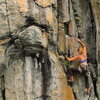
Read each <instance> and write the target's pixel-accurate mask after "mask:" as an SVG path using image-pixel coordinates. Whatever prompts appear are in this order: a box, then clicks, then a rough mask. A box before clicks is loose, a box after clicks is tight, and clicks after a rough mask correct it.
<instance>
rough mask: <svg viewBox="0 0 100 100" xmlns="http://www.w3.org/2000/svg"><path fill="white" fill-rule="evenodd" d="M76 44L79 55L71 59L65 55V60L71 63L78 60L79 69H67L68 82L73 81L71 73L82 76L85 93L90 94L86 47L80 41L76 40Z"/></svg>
mask: <svg viewBox="0 0 100 100" xmlns="http://www.w3.org/2000/svg"><path fill="white" fill-rule="evenodd" d="M78 42H79V43H80V44H81V46H79V48H78V53H79V55H77V56H74V57H71V58H70V57H68V56H67V55H65V58H66V59H67V60H68V61H73V60H78V61H79V67H77V68H68V71H67V72H68V74H71V75H70V78H69V81H71V82H73V81H74V78H73V73H74V72H76V73H77V72H78V73H81V74H84V77H85V85H86V88H85V92H86V93H90V91H91V83H90V78H91V76H90V71H89V69H88V63H87V51H86V46H85V45H84V43H83V42H82V41H81V40H80V39H78Z"/></svg>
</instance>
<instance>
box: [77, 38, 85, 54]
mask: <svg viewBox="0 0 100 100" xmlns="http://www.w3.org/2000/svg"><path fill="white" fill-rule="evenodd" d="M78 42H79V43H80V44H81V45H82V46H83V48H84V52H85V53H86V46H85V44H84V43H83V42H82V41H81V40H80V39H78Z"/></svg>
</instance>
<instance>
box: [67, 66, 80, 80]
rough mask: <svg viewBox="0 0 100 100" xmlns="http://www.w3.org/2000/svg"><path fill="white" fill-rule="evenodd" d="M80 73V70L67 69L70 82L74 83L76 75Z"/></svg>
mask: <svg viewBox="0 0 100 100" xmlns="http://www.w3.org/2000/svg"><path fill="white" fill-rule="evenodd" d="M76 73H78V68H68V69H67V76H68V81H69V82H73V81H74V74H76Z"/></svg>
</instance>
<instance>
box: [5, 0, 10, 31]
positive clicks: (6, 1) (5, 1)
mask: <svg viewBox="0 0 100 100" xmlns="http://www.w3.org/2000/svg"><path fill="white" fill-rule="evenodd" d="M5 2H6V12H7V22H8V27H9V33H11V30H10V22H9V13H8V3H7V0H5Z"/></svg>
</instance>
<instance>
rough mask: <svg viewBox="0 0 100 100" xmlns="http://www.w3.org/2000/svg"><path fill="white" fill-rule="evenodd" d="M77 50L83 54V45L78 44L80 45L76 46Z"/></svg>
mask: <svg viewBox="0 0 100 100" xmlns="http://www.w3.org/2000/svg"><path fill="white" fill-rule="evenodd" d="M78 52H79V54H83V53H84V49H83V47H81V46H80V47H79V48H78Z"/></svg>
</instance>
